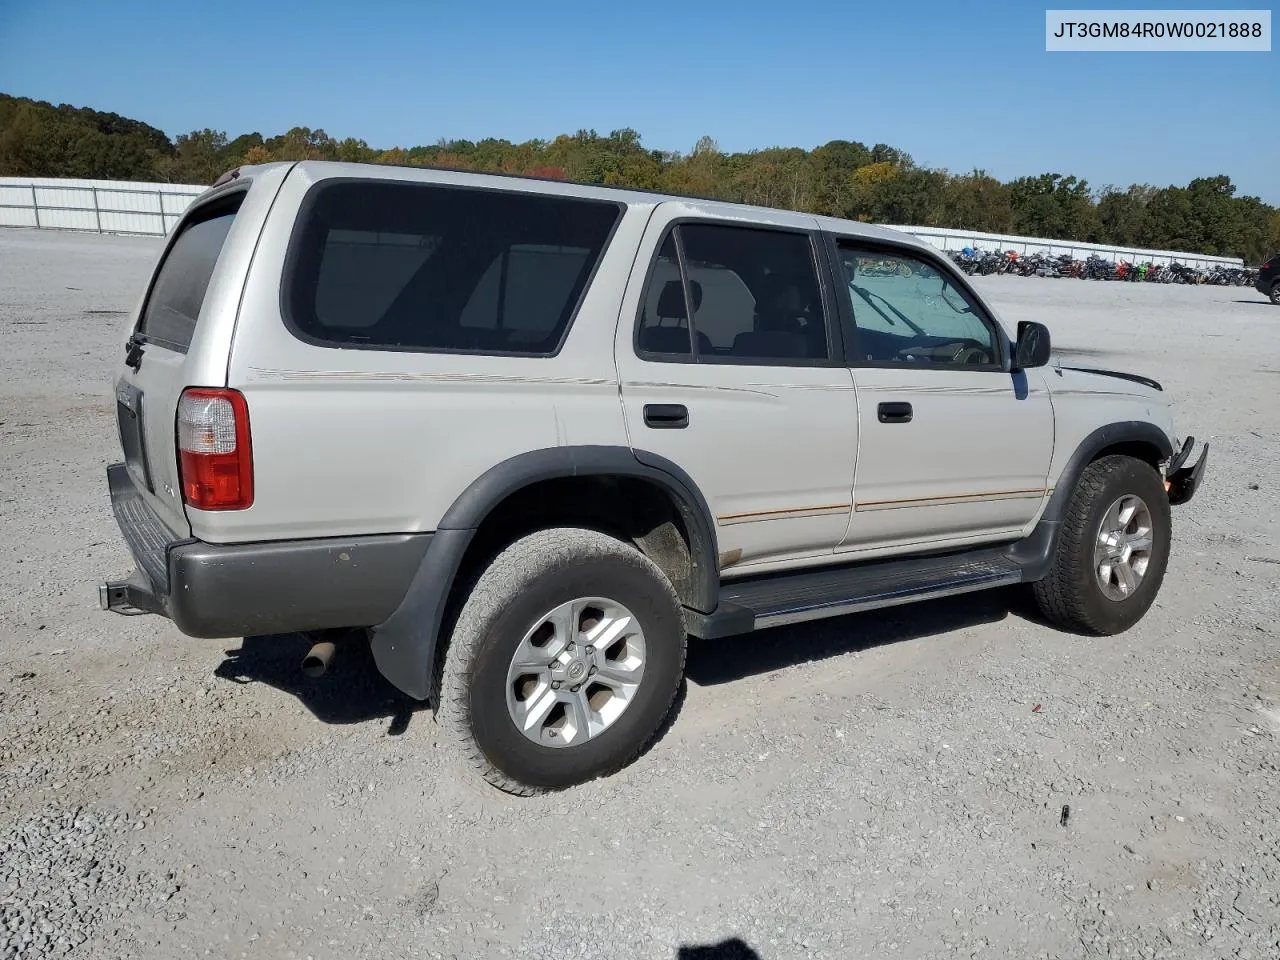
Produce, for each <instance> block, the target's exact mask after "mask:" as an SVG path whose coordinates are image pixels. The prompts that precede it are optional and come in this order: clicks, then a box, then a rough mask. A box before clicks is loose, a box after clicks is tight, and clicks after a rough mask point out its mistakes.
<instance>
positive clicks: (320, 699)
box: [214, 588, 1040, 956]
mask: <svg viewBox="0 0 1280 960" xmlns="http://www.w3.org/2000/svg"><path fill="white" fill-rule="evenodd" d="M1010 613H1015V614H1016V615H1018V616H1020V617H1023V618H1025V619H1029V620H1032V621H1033V622H1040V618H1039V617H1038V616H1037V614H1036V613H1035V611H1034V609H1033V606H1032V605H1030V604H1029V603H1028V602H1027V601H1026V598H1025V596H1024V595H1023V592H1022V591H1018V590H1017V589H1016V588H1008V589H1002V590H984V591H981V592H978V593H970V594H963V595H961V596H957V597H948V598H945V599H941V600H931V601H926V602H923V603H914V604H908V605H904V606H900V607H892V608H889V609H885V610H873V611H869V612H867V613H856V614H851V615H849V616H844V617H835V618H832V619H829V620H817V621H814V622H812V623H805V624H797V625H795V626H791V627H775V628H773V629H769V630H761V631H759V632H758V633H753V634H749V635H747V636H738V637H725V638H723V639H720V640H699V639H694V638H691V639H690V641H689V648H688V656H687V660H686V663H685V678H686V680H687V682H689V683H694V684H697V685H698V686H702V687H706V686H715V685H717V684H722V683H733V682H734V681H737V680H742V679H745V678H746V677H750V676H755V675H758V674H763V673H770V672H772V671H775V670H783V669H786V668H787V667H793V666H796V665H798V664H801V663H808V662H812V661H817V660H826V659H829V658H831V657H838V656H842V655H844V654H847V653H853V652H856V651H859V650H869V649H872V648H874V647H878V646H882V645H884V644H888V643H898V642H900V641H904V640H915V639H920V638H923V637H930V636H935V635H938V634H945V633H950V632H952V631H954V630H959V629H961V628H963V627H971V626H977V625H979V624H983V623H997V622H999V621H1000V620H1003V619H1004V618H1005V617H1007V616H1008V615H1009V614H1010ZM313 641H314V638H313V637H311V636H308V635H305V634H300V633H290V634H280V635H276V636H256V637H245V638H244V641H243V642H242V643H241V645H240V647H239V648H238V649H233V650H227V651H226V659H224V660H223V661H222V663H220V664H218V666H217V668H216V669H215V670H214V675H215V676H217V677H219V678H220V679H222V680H227V681H229V682H231V683H240V684H249V683H265V684H267V685H268V686H270V687H274V688H275V689H277V690H279V691H281V692H282V693H287V694H289V695H290V696H293V697H297V698H298V700H299V701H300V702H301V703H302V705H303V706H304V707H306V708H307V709H308V710H310V711H311V713H312V714H314V715H315V717H316V718H317V719H318V720H320V721H321V722H323V723H328V724H334V725H345V724H353V723H368V722H370V721H374V720H384V719H385V720H386V721H387V730H386V733H387V735H388V736H393V737H394V736H399V735H400V734H402V733H404V732H405V730H406V729H408V727H409V723H410V722H411V721H412V720H413V718H414V716H415V715H417V714H419V713H424V712H430V710H431V707H430V705H429V704H427V703H425V702H423V701H419V700H415V699H413V698H412V697H409V696H407V695H405V694H403V693H401V692H400V691H399V690H397V689H396V688H395V687H393V686H392V685H391V684H390V683H389V682H388V681H387V680H386V679H384V678H383V676H382V674H381V673H379V672H378V668H377V665H376V664H375V663H374V660H373V652H372V651H371V650H370V648H369V644H368V643H367V642H366V641H365V640H364V638H363V636H362V635H360V634H354V633H353V634H350V635H348V636H347V637H345V638H344V639H342V640H340V641H339V642H338V648H337V652H336V653H335V655H334V658H333V661H332V663H331V664H330V666H329V669H328V671H327V672H326V673H325V674H324V675H323V676H322V677H316V678H312V677H307V676H305V675H304V674H303V673H302V669H301V664H302V658H303V657H304V656H306V654H307V651H308V650H309V649H310V647H311V644H312V643H313ZM686 690H687V684H686V683H684V682H682V683H681V685H680V689H679V690H678V691H677V693H676V698H675V702H674V704H673V705H672V709H671V712H670V713H669V714H668V715H667V718H666V720H665V721H664V722H663V725H662V728H661V729H660V730H659V731H658V732H657V734H656V735H655V736H654V738H653V739H652V740H651V741H650V744H649V745H650V746H652V745H653V744H654V743H657V742H658V741H660V740H661V739H662V738H663V737H664V736H665V735H666V733H667V731H668V730H669V729H670V728H671V727H672V726H673V725H674V724H675V723H676V720H677V718H678V717H679V715H680V711H681V708H682V707H683V705H684V700H685V694H686ZM647 749H648V748H646V752H647ZM699 949H702V948H699ZM695 956H696V955H695Z"/></svg>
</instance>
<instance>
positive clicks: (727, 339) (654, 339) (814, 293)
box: [636, 223, 830, 364]
mask: <svg viewBox="0 0 1280 960" xmlns="http://www.w3.org/2000/svg"><path fill="white" fill-rule="evenodd" d="M691 316H692V322H691V321H690V317H691ZM636 346H637V348H638V349H639V351H640V353H641V354H643V355H655V356H654V357H653V358H654V359H663V358H664V357H665V358H671V359H675V358H691V359H696V360H697V362H699V363H738V362H755V363H759V362H774V363H780V364H787V363H804V362H813V361H821V360H826V359H827V358H828V357H829V356H830V349H829V347H828V341H827V324H826V317H825V315H824V311H823V307H822V295H821V292H820V287H819V285H818V275H817V270H816V267H815V264H814V259H813V249H812V245H811V243H810V240H809V237H808V236H807V235H805V234H802V233H788V232H784V231H779V230H767V229H760V228H756V227H740V226H722V225H720V224H709V223H685V224H681V225H679V226H677V227H676V228H675V229H674V230H672V231H671V232H670V233H669V234H668V235H667V237H666V240H665V241H664V242H663V245H662V247H661V248H660V250H659V252H658V257H657V259H656V260H655V262H654V264H653V268H652V272H651V274H650V278H649V284H648V287H647V288H646V290H645V296H644V301H643V303H642V306H641V314H640V320H639V329H638V332H637V337H636Z"/></svg>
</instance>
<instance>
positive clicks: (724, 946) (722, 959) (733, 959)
mask: <svg viewBox="0 0 1280 960" xmlns="http://www.w3.org/2000/svg"><path fill="white" fill-rule="evenodd" d="M676 960H761V958H760V954H758V953H756V952H755V951H754V950H752V949H751V947H749V946H748V945H747V943H746V941H744V940H742V939H740V938H739V937H733V938H731V939H729V940H722V941H720V942H719V943H710V944H705V945H698V946H691V945H690V946H682V947H681V948H680V949H679V950H678V951H677V952H676Z"/></svg>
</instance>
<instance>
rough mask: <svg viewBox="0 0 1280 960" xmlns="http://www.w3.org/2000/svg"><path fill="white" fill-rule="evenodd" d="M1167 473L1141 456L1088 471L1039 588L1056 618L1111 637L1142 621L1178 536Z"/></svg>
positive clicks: (1042, 602)
mask: <svg viewBox="0 0 1280 960" xmlns="http://www.w3.org/2000/svg"><path fill="white" fill-rule="evenodd" d="M1171 521H1172V517H1171V512H1170V507H1169V497H1168V494H1167V493H1166V491H1165V489H1164V484H1163V482H1162V481H1161V479H1160V474H1159V473H1158V472H1157V471H1156V470H1155V468H1153V467H1152V466H1151V465H1150V464H1147V463H1144V462H1142V461H1141V460H1136V459H1134V458H1133V457H1124V456H1110V457H1103V458H1102V459H1100V460H1095V461H1094V462H1093V463H1091V464H1089V466H1088V467H1086V468H1085V471H1084V473H1083V474H1082V475H1081V477H1080V480H1079V483H1077V485H1076V489H1075V491H1074V492H1073V494H1072V497H1071V503H1070V505H1069V506H1068V508H1067V514H1066V516H1065V517H1064V518H1063V523H1062V530H1061V533H1060V535H1059V537H1058V545H1057V552H1056V554H1055V555H1054V558H1053V564H1052V566H1051V567H1050V568H1049V573H1048V575H1047V576H1046V577H1045V578H1044V579H1043V580H1041V581H1040V582H1039V583H1036V584H1035V585H1034V593H1035V598H1036V603H1037V605H1038V606H1039V608H1040V611H1041V613H1043V614H1044V615H1045V616H1046V617H1047V618H1048V619H1050V620H1051V621H1053V622H1054V623H1056V624H1058V625H1059V626H1061V627H1065V628H1067V629H1069V630H1076V631H1080V632H1082V633H1092V634H1096V635H1102V636H1107V635H1111V634H1116V633H1121V632H1123V631H1125V630H1128V629H1129V628H1130V627H1132V626H1133V625H1134V624H1135V623H1137V622H1138V621H1139V620H1141V619H1142V617H1143V615H1144V614H1146V612H1147V610H1148V609H1150V607H1151V604H1152V603H1153V602H1155V598H1156V593H1157V592H1159V590H1160V584H1161V582H1162V581H1163V580H1164V572H1165V568H1166V566H1167V565H1168V562H1169V544H1170V540H1171V533H1172V522H1171Z"/></svg>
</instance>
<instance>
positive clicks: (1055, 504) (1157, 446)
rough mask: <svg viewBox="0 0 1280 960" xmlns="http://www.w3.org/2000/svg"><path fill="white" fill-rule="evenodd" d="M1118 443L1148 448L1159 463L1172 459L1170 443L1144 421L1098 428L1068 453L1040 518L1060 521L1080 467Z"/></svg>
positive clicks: (1119, 423)
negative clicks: (1152, 450) (1134, 444)
mask: <svg viewBox="0 0 1280 960" xmlns="http://www.w3.org/2000/svg"><path fill="white" fill-rule="evenodd" d="M1122 443H1141V444H1144V445H1146V446H1149V447H1151V448H1152V449H1154V450H1156V451H1158V452H1159V454H1160V458H1159V459H1160V460H1168V459H1169V458H1170V457H1171V456H1173V441H1171V440H1170V439H1169V436H1168V434H1166V433H1165V432H1164V431H1163V430H1161V429H1160V428H1159V427H1157V426H1156V425H1155V424H1154V423H1148V422H1146V421H1144V420H1122V421H1120V422H1118V423H1108V424H1107V425H1106V426H1104V427H1099V428H1098V429H1097V430H1095V431H1093V433H1091V434H1089V435H1088V436H1087V437H1085V438H1084V440H1082V441H1081V442H1080V445H1079V446H1078V447H1076V450H1075V453H1073V454H1071V459H1069V460H1068V461H1067V464H1066V466H1065V467H1063V468H1062V473H1061V475H1059V477H1058V481H1057V483H1055V484H1054V488H1053V495H1052V496H1051V497H1049V505H1048V506H1047V507H1045V511H1044V515H1043V517H1042V519H1044V520H1061V519H1062V517H1063V515H1064V514H1066V512H1067V505H1068V504H1069V503H1070V502H1071V495H1072V493H1074V492H1075V489H1076V484H1077V483H1078V482H1079V480H1080V474H1082V473H1084V468H1085V467H1087V466H1088V465H1089V464H1090V463H1092V462H1093V461H1094V460H1096V459H1097V457H1098V454H1099V453H1101V452H1102V451H1103V450H1106V449H1107V448H1108V447H1114V446H1116V445H1118V444H1122Z"/></svg>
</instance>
